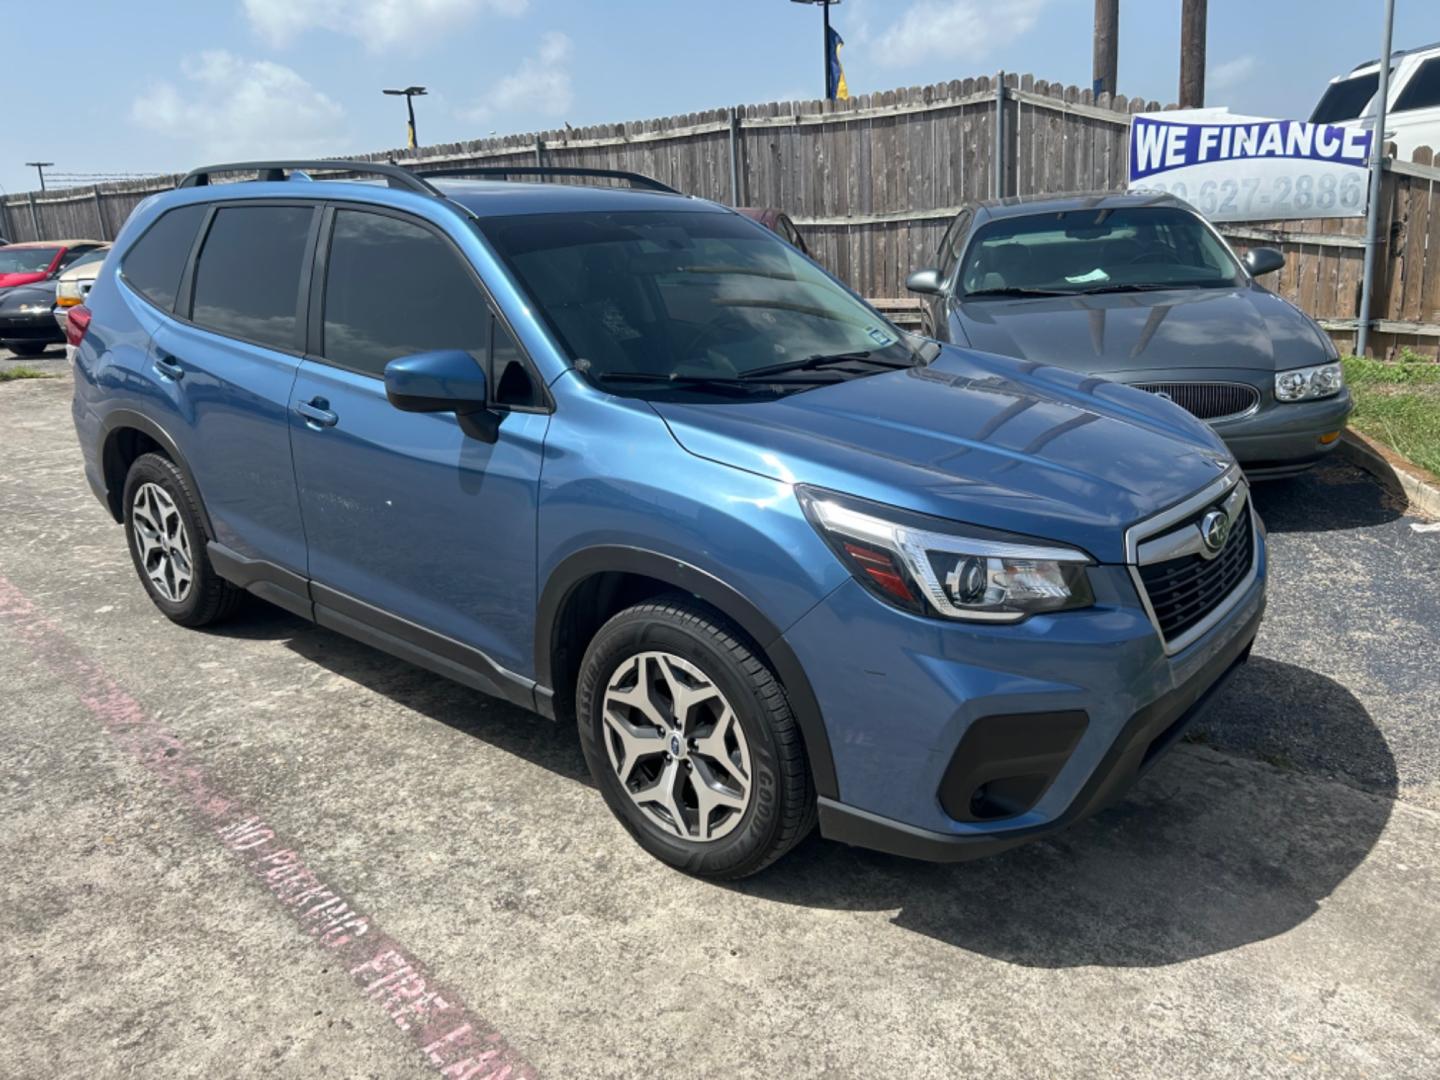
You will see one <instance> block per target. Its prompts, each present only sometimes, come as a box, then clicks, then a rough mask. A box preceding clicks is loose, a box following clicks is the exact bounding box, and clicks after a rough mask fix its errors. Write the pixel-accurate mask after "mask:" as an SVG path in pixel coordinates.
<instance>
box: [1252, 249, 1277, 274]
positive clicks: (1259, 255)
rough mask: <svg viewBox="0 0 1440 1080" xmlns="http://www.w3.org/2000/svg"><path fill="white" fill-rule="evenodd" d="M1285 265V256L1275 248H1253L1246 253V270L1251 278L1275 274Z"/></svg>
mask: <svg viewBox="0 0 1440 1080" xmlns="http://www.w3.org/2000/svg"><path fill="white" fill-rule="evenodd" d="M1284 265H1285V255H1284V253H1282V252H1279V251H1276V250H1275V249H1274V248H1268V247H1261V248H1251V249H1250V250H1249V251H1247V252H1246V253H1245V269H1246V270H1248V271H1250V276H1251V277H1261V276H1263V275H1265V274H1273V273H1275V271H1276V270H1279V269H1280V268H1281V267H1282V266H1284Z"/></svg>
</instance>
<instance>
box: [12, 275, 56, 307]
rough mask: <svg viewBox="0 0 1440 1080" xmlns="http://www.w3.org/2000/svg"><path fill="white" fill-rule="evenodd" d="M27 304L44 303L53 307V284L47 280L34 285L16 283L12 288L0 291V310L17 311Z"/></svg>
mask: <svg viewBox="0 0 1440 1080" xmlns="http://www.w3.org/2000/svg"><path fill="white" fill-rule="evenodd" d="M29 304H45V305H46V306H47V307H54V306H55V286H54V285H52V284H51V283H50V282H48V281H40V282H36V283H35V284H34V285H17V286H15V287H14V288H12V289H6V290H5V291H4V292H0V311H8V312H13V311H19V310H20V308H22V307H24V306H26V305H29Z"/></svg>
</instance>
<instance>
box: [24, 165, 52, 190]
mask: <svg viewBox="0 0 1440 1080" xmlns="http://www.w3.org/2000/svg"><path fill="white" fill-rule="evenodd" d="M25 164H26V165H29V166H30V167H31V168H32V169H34V170H35V171H36V172H37V173H39V174H40V190H41V191H44V190H45V170H46V169H48V168H50V166H52V165H54V164H55V162H53V161H27V162H25Z"/></svg>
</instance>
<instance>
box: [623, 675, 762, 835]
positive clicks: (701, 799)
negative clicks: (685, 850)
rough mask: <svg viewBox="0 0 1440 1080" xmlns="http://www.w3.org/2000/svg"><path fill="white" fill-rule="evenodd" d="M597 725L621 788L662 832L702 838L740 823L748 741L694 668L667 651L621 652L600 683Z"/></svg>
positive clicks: (747, 785) (747, 782) (746, 790)
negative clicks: (602, 686)
mask: <svg viewBox="0 0 1440 1080" xmlns="http://www.w3.org/2000/svg"><path fill="white" fill-rule="evenodd" d="M601 725H602V735H603V737H604V742H605V749H606V752H607V753H608V754H609V757H610V765H611V767H612V768H613V769H614V770H615V775H616V777H617V778H618V779H619V781H620V785H621V787H623V788H624V789H625V793H626V794H627V795H629V797H630V799H631V801H633V802H634V803H635V805H636V806H637V807H639V809H640V811H641V812H642V813H643V814H645V816H646V817H647V818H648V819H649V820H650V821H652V822H654V823H655V824H656V825H658V826H659V827H660V828H661V829H663V830H664V831H665V832H667V833H669V834H671V835H673V836H676V837H678V838H680V839H682V840H690V841H696V842H709V841H713V840H719V839H721V838H722V837H724V836H726V835H728V834H729V833H730V832H731V831H733V830H734V828H735V827H736V826H737V825H739V824H740V820H741V818H743V817H744V815H745V809H746V807H747V806H748V805H749V803H750V790H751V775H752V774H751V769H750V746H749V744H748V743H747V742H746V740H745V732H744V730H743V729H742V728H741V726H740V721H739V719H738V718H737V717H736V715H735V711H734V709H732V708H731V706H730V703H729V701H727V700H726V699H725V695H724V694H722V693H721V692H720V689H719V688H718V687H717V686H716V685H715V683H714V682H713V681H712V680H711V679H710V678H709V677H708V676H707V675H706V674H705V673H704V672H703V671H701V670H700V668H698V667H696V666H695V665H694V664H692V663H690V662H689V661H688V660H684V659H682V658H681V657H679V656H676V655H675V654H674V653H668V652H643V653H637V654H635V655H633V656H630V657H628V658H627V659H625V660H624V661H622V662H621V663H620V665H619V666H618V667H617V668H616V669H615V671H614V672H613V673H612V674H611V676H610V679H609V681H608V682H607V683H606V688H605V699H604V702H603V705H602V714H601Z"/></svg>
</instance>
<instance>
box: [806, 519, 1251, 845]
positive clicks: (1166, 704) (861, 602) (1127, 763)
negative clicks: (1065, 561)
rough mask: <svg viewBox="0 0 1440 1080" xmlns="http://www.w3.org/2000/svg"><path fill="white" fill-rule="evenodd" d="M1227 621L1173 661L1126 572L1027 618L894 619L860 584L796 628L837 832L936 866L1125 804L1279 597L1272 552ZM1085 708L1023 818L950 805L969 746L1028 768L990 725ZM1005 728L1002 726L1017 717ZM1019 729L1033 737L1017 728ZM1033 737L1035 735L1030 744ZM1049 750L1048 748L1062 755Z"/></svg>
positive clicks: (824, 816) (1041, 753)
mask: <svg viewBox="0 0 1440 1080" xmlns="http://www.w3.org/2000/svg"><path fill="white" fill-rule="evenodd" d="M1256 559H1257V573H1256V576H1255V579H1254V580H1253V581H1252V582H1251V583H1250V584H1249V585H1248V586H1246V587H1245V592H1244V594H1243V595H1242V596H1241V597H1240V598H1239V600H1238V602H1237V603H1236V604H1235V606H1234V607H1233V608H1232V609H1231V610H1230V611H1229V612H1228V613H1227V615H1226V617H1225V618H1224V619H1223V620H1221V621H1220V622H1219V623H1217V624H1216V625H1215V626H1214V627H1212V628H1211V629H1210V630H1209V631H1208V632H1207V633H1206V634H1205V635H1204V636H1203V637H1201V638H1200V639H1199V640H1197V641H1195V642H1194V643H1193V644H1191V645H1190V646H1189V647H1187V648H1185V649H1184V650H1183V651H1181V652H1179V653H1175V654H1173V655H1169V656H1167V655H1166V653H1165V649H1164V646H1163V644H1162V642H1161V640H1160V638H1159V635H1158V634H1157V633H1156V631H1155V629H1154V626H1153V624H1152V623H1151V622H1150V620H1149V618H1148V616H1147V615H1146V613H1145V612H1144V610H1143V609H1142V607H1141V606H1140V602H1139V597H1138V595H1137V594H1136V592H1135V590H1134V587H1133V585H1131V584H1130V579H1129V576H1128V574H1127V573H1126V571H1125V570H1124V568H1122V567H1098V568H1095V573H1094V578H1095V579H1096V583H1097V590H1096V592H1097V603H1096V606H1095V607H1094V608H1091V609H1087V610H1086V611H1079V612H1067V613H1062V614H1058V615H1053V616H1036V617H1033V618H1031V619H1029V620H1027V621H1026V622H1024V623H1021V624H1019V625H1016V626H988V627H985V626H980V627H977V626H972V625H963V624H954V623H939V622H936V621H935V620H928V619H922V618H917V617H912V616H908V615H903V614H901V613H897V612H893V611H891V610H890V609H888V608H886V607H885V606H884V605H882V604H881V603H880V602H879V601H877V600H875V599H874V598H873V597H871V596H870V595H869V594H868V593H865V592H864V591H863V590H862V589H861V588H860V587H859V586H858V585H851V584H847V585H845V586H842V587H841V589H839V590H837V592H836V593H835V594H833V595H832V596H831V597H830V598H829V599H828V600H827V601H825V602H824V603H823V604H821V605H820V606H819V607H817V608H815V609H814V610H812V611H811V612H810V613H809V614H807V615H806V616H805V618H803V619H802V620H801V621H800V622H799V623H797V624H796V626H794V627H792V628H791V630H790V631H789V632H788V633H787V634H786V635H785V638H786V641H787V642H788V643H789V644H790V645H791V647H792V648H793V649H794V650H795V652H796V654H797V656H798V657H799V659H800V661H801V663H802V664H803V665H804V666H805V668H806V671H807V672H808V674H809V676H810V682H811V685H812V687H814V689H815V692H816V696H817V698H818V700H819V704H820V707H821V712H822V714H823V715H824V717H825V724H826V729H827V732H828V733H829V736H830V748H831V753H832V756H833V757H834V760H835V768H836V775H837V780H838V784H839V791H838V797H837V798H834V799H829V798H822V799H821V800H820V806H819V814H820V828H821V832H822V834H823V835H824V836H826V837H828V838H830V839H834V840H839V841H841V842H844V843H849V844H854V845H856V846H860V847H867V848H873V849H876V850H880V851H886V852H891V853H894V854H900V855H906V856H911V857H914V858H923V859H930V860H935V861H956V860H962V859H970V858H977V857H980V856H983V855H988V854H992V853H994V852H997V851H1002V850H1004V849H1006V848H1009V847H1014V846H1015V845H1017V844H1021V843H1024V842H1026V841H1029V840H1034V839H1037V838H1039V837H1041V836H1044V835H1046V834H1047V833H1050V832H1053V831H1055V830H1057V829H1060V828H1063V827H1065V826H1066V825H1068V824H1071V823H1072V822H1074V821H1077V820H1079V819H1081V818H1083V817H1085V816H1087V815H1089V814H1092V813H1094V812H1096V811H1097V810H1100V809H1102V808H1103V807H1105V806H1106V805H1108V804H1110V803H1112V802H1114V801H1116V800H1117V799H1119V798H1120V797H1121V796H1123V794H1124V793H1125V791H1127V790H1128V789H1129V787H1130V786H1131V785H1132V784H1133V783H1134V782H1135V780H1136V779H1138V778H1139V777H1140V776H1141V775H1142V774H1143V773H1144V772H1145V770H1146V769H1147V768H1148V767H1149V766H1150V765H1151V764H1152V763H1153V762H1154V761H1155V760H1156V759H1157V758H1158V756H1159V755H1160V754H1161V753H1162V752H1163V751H1164V750H1165V749H1167V748H1168V747H1170V746H1171V745H1172V744H1173V743H1174V742H1175V741H1176V740H1177V739H1178V738H1179V736H1180V734H1181V733H1182V732H1183V730H1184V728H1185V727H1186V726H1187V725H1188V723H1189V722H1190V721H1191V720H1192V719H1193V718H1194V717H1195V716H1196V715H1197V714H1198V713H1199V712H1200V711H1201V710H1202V709H1203V707H1204V705H1205V704H1206V702H1208V701H1209V700H1210V699H1211V697H1212V696H1213V694H1214V693H1215V691H1216V690H1217V689H1218V688H1219V686H1220V685H1222V684H1223V682H1224V681H1225V680H1226V679H1227V678H1228V676H1229V675H1230V674H1231V673H1232V672H1233V671H1234V670H1235V669H1236V668H1237V667H1238V666H1239V665H1240V664H1242V663H1243V662H1244V661H1245V659H1246V658H1247V657H1248V655H1249V652H1250V646H1251V643H1252V642H1253V640H1254V638H1255V634H1256V631H1257V629H1258V627H1259V624H1260V620H1261V617H1262V615H1263V612H1264V606H1265V578H1266V566H1265V552H1264V544H1263V541H1262V542H1261V545H1260V548H1259V550H1258V551H1257V552H1256ZM1076 714H1080V715H1082V716H1083V723H1082V724H1081V725H1080V730H1079V732H1078V733H1076V735H1075V737H1074V738H1072V739H1070V741H1069V742H1068V743H1067V744H1065V745H1063V746H1061V747H1059V749H1060V751H1061V752H1060V753H1059V755H1058V757H1057V755H1056V753H1055V751H1056V749H1057V748H1056V746H1054V745H1050V746H1040V747H1038V749H1036V750H1035V752H1034V753H1033V754H1032V755H1031V758H1030V763H1031V764H1032V765H1033V766H1034V767H1035V768H1036V769H1041V770H1045V775H1044V778H1043V784H1042V788H1043V793H1042V794H1040V795H1039V796H1038V799H1036V801H1034V802H1033V804H1032V805H1029V806H1028V807H1027V808H1024V809H1021V810H1019V812H1016V813H1013V814H1006V813H1002V814H997V815H994V816H986V815H985V814H984V813H978V814H966V813H964V811H963V810H957V807H956V803H955V801H954V800H953V799H950V800H949V809H948V810H947V807H946V804H945V803H946V800H945V798H944V793H945V792H946V783H947V774H948V775H949V776H952V777H953V775H954V767H955V762H956V761H957V760H958V758H959V757H960V756H962V755H960V754H959V753H958V750H959V748H961V747H962V742H963V743H964V745H965V747H967V748H968V747H973V746H976V745H979V746H982V747H993V748H994V750H993V752H994V753H996V754H1001V753H1003V754H1005V755H1008V756H1007V757H1005V758H1004V759H1003V760H1001V761H999V762H998V763H987V762H985V761H983V760H981V761H979V762H975V761H966V762H965V768H966V772H967V775H971V776H984V775H986V773H985V770H986V768H987V764H994V765H995V767H994V768H992V769H991V773H994V774H997V775H998V774H999V773H1003V772H1007V771H1014V770H1013V769H1012V763H1013V762H1014V761H1017V760H1021V759H1020V758H1019V757H1017V754H1021V755H1023V753H1024V752H1025V751H1024V749H1023V748H1021V749H1019V750H1017V748H1016V739H1014V738H1011V739H1010V740H1009V744H1010V745H1009V746H1008V747H1005V746H1003V739H988V740H987V739H982V740H978V741H977V740H975V739H967V734H969V733H970V732H971V731H972V729H977V730H978V729H979V728H980V726H981V725H982V723H986V722H992V721H995V720H1001V721H1007V720H1009V719H1011V718H1014V719H1017V720H1024V719H1027V718H1028V719H1047V718H1053V717H1073V716H1075V715H1076ZM1002 726H1003V725H1002ZM1017 730H1020V729H1018V728H1017ZM1023 738H1024V737H1023V736H1022V740H1021V741H1023ZM1047 755H1048V756H1047Z"/></svg>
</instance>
